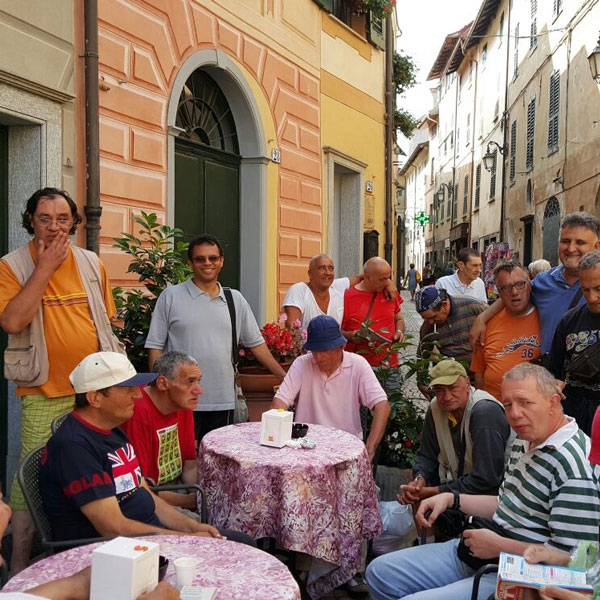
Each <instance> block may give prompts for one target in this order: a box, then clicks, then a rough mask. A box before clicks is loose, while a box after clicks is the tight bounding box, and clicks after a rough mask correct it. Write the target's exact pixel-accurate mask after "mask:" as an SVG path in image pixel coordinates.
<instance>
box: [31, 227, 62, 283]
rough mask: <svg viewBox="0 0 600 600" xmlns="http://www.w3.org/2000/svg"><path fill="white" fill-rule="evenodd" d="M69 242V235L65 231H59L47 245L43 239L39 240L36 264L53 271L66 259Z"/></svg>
mask: <svg viewBox="0 0 600 600" xmlns="http://www.w3.org/2000/svg"><path fill="white" fill-rule="evenodd" d="M69 244H70V242H69V235H68V234H67V232H65V231H59V232H58V233H57V234H56V236H55V237H54V239H53V240H52V241H51V242H50V243H49V244H48V245H47V246H46V243H45V242H44V240H39V241H38V248H37V250H38V263H37V266H38V267H39V268H42V269H47V270H48V271H49V272H51V273H54V272H55V271H56V270H57V269H58V268H59V267H60V265H62V264H63V263H64V262H65V260H66V259H67V256H68V255H69Z"/></svg>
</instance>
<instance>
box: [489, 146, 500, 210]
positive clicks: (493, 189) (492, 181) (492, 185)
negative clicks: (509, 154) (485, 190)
mask: <svg viewBox="0 0 600 600" xmlns="http://www.w3.org/2000/svg"><path fill="white" fill-rule="evenodd" d="M493 155H494V158H493V159H492V169H491V170H490V200H493V199H494V198H495V197H496V168H497V166H498V150H496V149H494V152H493Z"/></svg>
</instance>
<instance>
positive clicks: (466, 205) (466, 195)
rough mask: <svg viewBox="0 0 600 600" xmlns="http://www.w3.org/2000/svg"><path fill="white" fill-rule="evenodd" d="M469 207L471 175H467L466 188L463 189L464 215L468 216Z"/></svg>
mask: <svg viewBox="0 0 600 600" xmlns="http://www.w3.org/2000/svg"><path fill="white" fill-rule="evenodd" d="M468 208H469V176H468V175H465V189H464V190H463V216H466V214H467V209H468Z"/></svg>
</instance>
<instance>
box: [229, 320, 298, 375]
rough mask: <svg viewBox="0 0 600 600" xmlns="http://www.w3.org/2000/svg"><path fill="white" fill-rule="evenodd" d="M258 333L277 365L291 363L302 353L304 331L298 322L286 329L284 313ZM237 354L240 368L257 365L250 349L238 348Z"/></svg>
mask: <svg viewBox="0 0 600 600" xmlns="http://www.w3.org/2000/svg"><path fill="white" fill-rule="evenodd" d="M260 332H261V333H262V336H263V338H264V340H265V343H266V344H267V348H269V351H270V352H271V354H272V355H273V357H274V358H275V360H276V361H277V362H279V363H291V362H292V361H293V360H294V359H295V358H296V357H297V356H300V355H301V354H303V352H304V350H303V347H304V342H305V341H306V329H302V323H301V322H300V321H299V320H296V321H294V322H293V323H292V324H291V327H288V326H287V315H286V314H285V313H283V314H281V315H279V319H278V320H277V321H271V322H270V323H267V324H266V325H265V326H264V327H263V328H262V329H261V330H260ZM239 353H240V362H239V365H240V366H250V365H255V364H256V363H257V360H256V358H255V356H254V355H253V354H252V349H251V348H244V347H240V350H239Z"/></svg>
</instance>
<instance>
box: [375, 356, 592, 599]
mask: <svg viewBox="0 0 600 600" xmlns="http://www.w3.org/2000/svg"><path fill="white" fill-rule="evenodd" d="M502 404H503V405H504V409H505V413H506V418H507V419H508V422H509V424H510V426H511V427H512V428H513V429H514V431H515V432H516V434H517V439H516V440H515V443H514V444H513V447H512V450H511V454H510V457H509V461H508V465H507V468H506V473H505V476H504V481H503V483H502V486H501V487H500V491H499V495H498V497H495V496H476V495H473V496H469V495H467V494H457V493H456V494H453V493H443V494H439V495H437V496H433V497H432V498H428V499H426V500H424V501H423V502H421V506H420V507H419V510H418V512H417V520H418V521H419V522H420V523H421V524H422V525H423V526H425V527H431V526H432V525H433V523H434V521H435V519H436V517H437V516H438V515H439V514H440V513H441V512H443V511H445V510H446V509H447V508H450V507H454V508H460V510H461V511H462V512H463V513H465V514H467V515H473V516H475V517H480V518H483V520H487V522H484V523H482V522H481V521H482V520H481V519H480V520H479V521H480V524H481V528H479V529H468V530H466V531H465V532H464V534H463V542H464V546H465V547H466V552H467V553H468V554H469V557H468V558H465V562H463V561H462V560H461V558H459V556H458V554H457V549H458V545H459V540H458V539H456V540H451V541H449V542H445V543H440V544H428V545H426V546H418V547H413V548H406V549H404V550H400V551H398V552H393V553H390V554H385V555H384V556H381V557H379V558H376V559H375V560H374V561H373V562H372V563H371V564H370V565H369V568H368V570H367V582H368V583H369V586H370V591H371V598H372V600H392V599H394V600H396V599H398V598H410V599H411V600H437V599H438V598H452V600H463V599H464V600H467V599H468V598H470V597H471V588H472V583H473V575H474V574H475V570H474V569H473V568H472V566H469V564H468V563H469V562H472V557H475V558H479V559H482V560H485V561H486V562H493V561H494V560H496V559H497V558H498V556H499V554H500V552H509V553H512V554H522V553H523V552H524V550H525V549H526V548H527V547H528V545H529V544H531V543H535V544H545V545H547V546H548V547H550V548H556V549H559V550H563V551H567V552H568V551H569V550H571V549H572V548H573V547H574V546H576V545H577V543H578V542H579V541H581V540H584V541H595V540H597V539H598V526H599V523H600V499H599V497H598V472H596V471H595V470H594V469H596V468H597V467H592V465H590V463H589V461H588V458H587V457H588V454H589V449H590V440H589V438H588V437H587V436H586V435H585V434H584V433H583V432H582V431H581V430H580V429H579V428H578V427H577V423H576V422H575V420H574V419H573V418H572V417H567V416H565V414H564V413H563V410H562V406H561V392H560V390H559V388H558V387H557V382H556V380H555V379H554V377H553V376H552V375H550V373H549V372H548V371H546V369H544V368H543V367H540V366H537V365H532V364H529V363H522V364H519V365H517V366H516V367H513V368H512V369H511V370H510V371H508V372H507V373H506V374H505V375H504V378H503V382H502ZM429 510H431V514H429V515H428V518H425V513H426V512H427V511H429ZM495 580H496V576H495V575H487V576H484V577H482V579H481V585H480V587H479V598H487V597H488V596H489V595H490V594H491V593H492V592H493V591H494V589H495Z"/></svg>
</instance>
